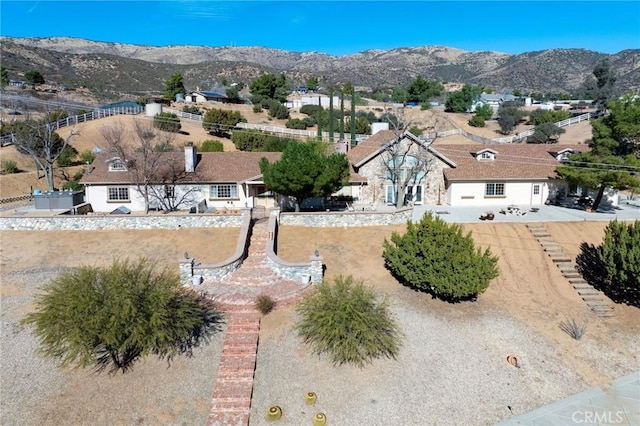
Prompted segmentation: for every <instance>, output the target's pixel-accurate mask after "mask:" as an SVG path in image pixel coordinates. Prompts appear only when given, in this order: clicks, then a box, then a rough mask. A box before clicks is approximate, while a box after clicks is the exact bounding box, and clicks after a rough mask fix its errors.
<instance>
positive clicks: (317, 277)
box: [309, 250, 324, 284]
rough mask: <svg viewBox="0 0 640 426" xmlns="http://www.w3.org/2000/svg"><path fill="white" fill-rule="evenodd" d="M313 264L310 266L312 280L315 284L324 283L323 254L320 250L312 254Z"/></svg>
mask: <svg viewBox="0 0 640 426" xmlns="http://www.w3.org/2000/svg"><path fill="white" fill-rule="evenodd" d="M310 260H311V266H310V267H309V274H310V275H311V282H312V283H313V284H320V283H322V278H323V275H324V268H323V266H322V260H323V259H322V256H320V253H319V252H318V250H316V251H315V253H314V254H313V255H311V258H310Z"/></svg>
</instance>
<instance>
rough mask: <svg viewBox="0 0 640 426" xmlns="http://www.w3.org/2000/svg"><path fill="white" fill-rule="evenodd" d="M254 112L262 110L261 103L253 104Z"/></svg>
mask: <svg viewBox="0 0 640 426" xmlns="http://www.w3.org/2000/svg"><path fill="white" fill-rule="evenodd" d="M253 112H255V113H256V114H257V113H260V112H262V105H260V104H255V105H253Z"/></svg>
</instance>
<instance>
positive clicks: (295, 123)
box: [285, 118, 307, 130]
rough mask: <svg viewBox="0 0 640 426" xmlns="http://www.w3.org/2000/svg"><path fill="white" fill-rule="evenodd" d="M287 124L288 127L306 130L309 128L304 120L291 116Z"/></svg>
mask: <svg viewBox="0 0 640 426" xmlns="http://www.w3.org/2000/svg"><path fill="white" fill-rule="evenodd" d="M285 126H286V127H287V129H298V130H305V129H306V128H307V123H305V122H304V120H300V119H299V118H290V119H289V121H287V123H286V124H285Z"/></svg>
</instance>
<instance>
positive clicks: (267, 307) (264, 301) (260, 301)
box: [255, 294, 276, 315]
mask: <svg viewBox="0 0 640 426" xmlns="http://www.w3.org/2000/svg"><path fill="white" fill-rule="evenodd" d="M255 306H256V309H257V310H258V311H259V312H260V313H261V314H262V315H267V314H268V313H269V312H271V311H273V308H275V307H276V302H275V300H273V299H272V298H271V296H269V295H267V294H261V295H259V296H258V297H256V301H255Z"/></svg>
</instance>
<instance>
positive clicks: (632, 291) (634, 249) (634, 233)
mask: <svg viewBox="0 0 640 426" xmlns="http://www.w3.org/2000/svg"><path fill="white" fill-rule="evenodd" d="M580 249H581V251H580V254H579V255H578V257H577V258H576V264H577V265H578V270H579V271H580V272H581V273H582V275H583V276H584V278H585V279H586V280H587V281H588V282H589V283H590V284H592V285H593V286H594V287H595V288H596V289H598V290H600V291H602V292H603V293H604V294H606V295H607V297H609V298H610V299H611V300H613V301H615V302H617V303H626V304H628V305H631V306H636V307H640V221H639V220H636V221H635V222H633V223H624V222H618V221H617V220H613V221H611V222H609V224H608V225H607V227H606V228H605V231H604V238H603V241H602V244H600V245H599V246H597V247H596V246H594V245H588V244H587V243H583V244H582V245H581V247H580Z"/></svg>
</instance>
